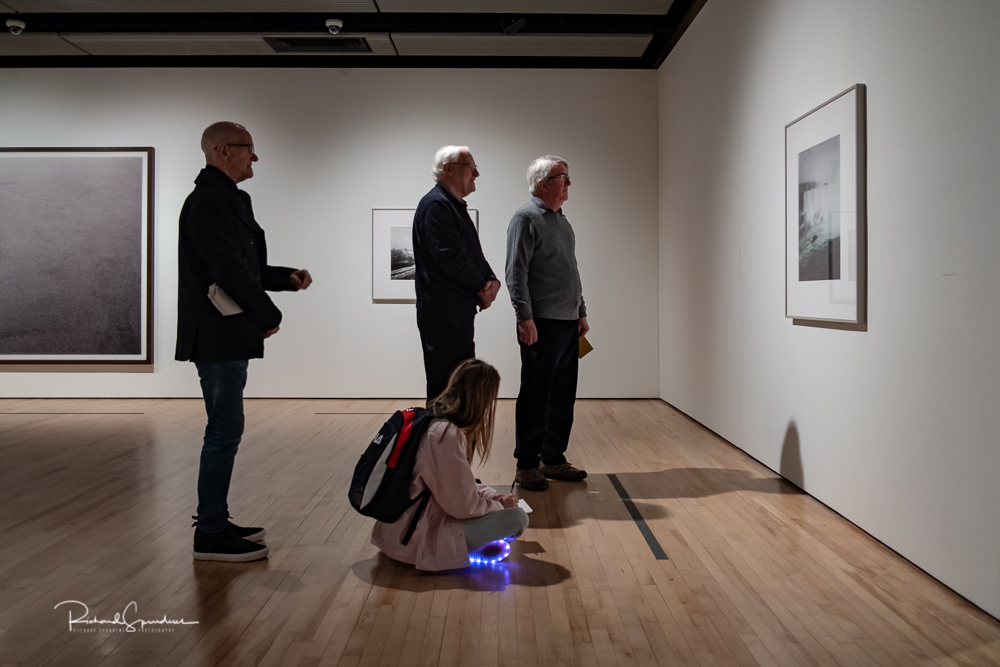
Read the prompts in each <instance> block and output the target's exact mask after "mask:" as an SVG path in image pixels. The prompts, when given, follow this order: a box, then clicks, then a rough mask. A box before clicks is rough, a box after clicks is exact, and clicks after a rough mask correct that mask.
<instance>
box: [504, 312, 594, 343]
mask: <svg viewBox="0 0 1000 667" xmlns="http://www.w3.org/2000/svg"><path fill="white" fill-rule="evenodd" d="M584 319H586V318H584ZM517 339H518V340H519V341H521V342H522V343H524V344H525V345H534V344H535V343H537V342H538V329H536V328H535V322H534V320H525V321H523V322H518V323H517Z"/></svg>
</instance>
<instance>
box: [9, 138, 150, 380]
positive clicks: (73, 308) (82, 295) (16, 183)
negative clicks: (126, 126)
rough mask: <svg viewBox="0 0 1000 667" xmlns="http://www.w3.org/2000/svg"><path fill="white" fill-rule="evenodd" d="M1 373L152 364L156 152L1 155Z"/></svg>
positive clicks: (146, 149)
mask: <svg viewBox="0 0 1000 667" xmlns="http://www.w3.org/2000/svg"><path fill="white" fill-rule="evenodd" d="M0 202H3V205H2V206H0V363H5V364H45V363H58V364H67V363H69V364H72V363H81V364H151V363H152V360H153V327H152V312H153V303H152V301H153V258H152V247H153V149H152V148H149V147H142V148H0Z"/></svg>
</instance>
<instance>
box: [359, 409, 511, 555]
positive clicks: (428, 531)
mask: <svg viewBox="0 0 1000 667" xmlns="http://www.w3.org/2000/svg"><path fill="white" fill-rule="evenodd" d="M465 447H466V441H465V434H463V433H462V431H460V430H459V429H458V428H457V427H455V425H454V424H452V423H451V422H450V421H448V420H446V419H435V420H434V421H433V422H431V425H430V427H428V429H427V432H426V433H425V434H424V437H423V440H421V441H420V448H419V449H418V450H417V458H416V461H415V462H414V465H413V480H412V481H411V482H410V497H411V498H415V497H416V496H417V494H419V493H420V492H422V491H423V490H424V489H426V488H429V489H430V490H431V498H430V501H429V502H428V503H427V509H425V510H424V514H423V516H421V517H420V520H419V521H418V522H417V527H416V528H415V529H414V531H413V536H412V537H411V538H410V542H409V544H407V545H406V546H403V545H402V544H401V543H400V540H401V539H402V538H403V535H404V534H405V533H406V529H407V528H408V527H409V525H410V519H412V518H413V514H414V512H416V511H417V505H419V503H416V504H414V505H413V507H411V508H410V509H408V510H407V511H406V512H405V513H404V514H403V516H401V517H400V518H399V520H398V521H396V522H395V523H383V522H381V521H378V522H376V524H375V528H374V529H373V530H372V544H374V545H375V546H377V547H378V548H379V549H381V550H382V551H383V552H384V553H385V554H386V555H387V556H389V557H390V558H394V559H396V560H398V561H401V562H403V563H412V564H413V565H416V567H417V569H418V570H432V571H437V570H450V569H453V568H459V567H465V566H467V565H468V564H469V549H468V547H467V546H466V543H465V529H464V528H463V527H462V519H471V518H473V517H478V516H483V515H485V514H489V513H490V512H496V511H499V510H502V509H503V505H501V504H500V502H499V501H497V500H493V497H494V496H495V495H497V492H496V490H495V489H493V487H490V486H486V485H485V484H477V483H476V477H475V475H473V474H472V467H471V466H469V460H468V459H467V458H466V457H465Z"/></svg>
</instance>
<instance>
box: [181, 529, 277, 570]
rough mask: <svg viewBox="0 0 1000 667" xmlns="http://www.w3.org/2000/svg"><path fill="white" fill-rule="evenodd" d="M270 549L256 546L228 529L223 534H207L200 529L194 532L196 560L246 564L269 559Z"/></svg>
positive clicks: (260, 545) (261, 545)
mask: <svg viewBox="0 0 1000 667" xmlns="http://www.w3.org/2000/svg"><path fill="white" fill-rule="evenodd" d="M267 554H268V548H267V547H266V546H265V545H263V544H254V543H253V542H249V541H247V540H244V539H243V538H242V537H240V536H238V535H236V533H234V532H233V531H232V530H230V529H229V528H226V530H224V531H222V532H221V533H206V532H204V531H202V530H201V529H200V528H195V530H194V559H195V560H221V561H225V562H227V563H246V562H248V561H252V560H260V559H261V558H267Z"/></svg>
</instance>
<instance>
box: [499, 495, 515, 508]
mask: <svg viewBox="0 0 1000 667" xmlns="http://www.w3.org/2000/svg"><path fill="white" fill-rule="evenodd" d="M493 500H495V501H497V502H498V503H500V504H501V505H503V507H504V509H508V510H509V509H510V508H512V507H517V494H514V493H508V494H507V495H505V496H493Z"/></svg>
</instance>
